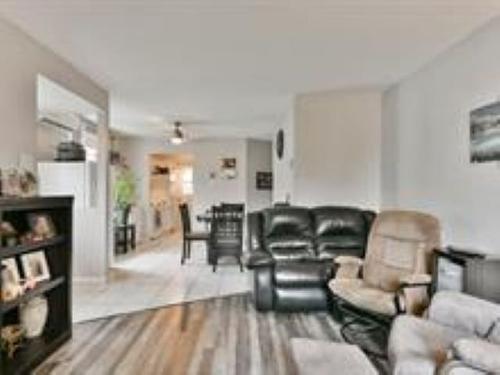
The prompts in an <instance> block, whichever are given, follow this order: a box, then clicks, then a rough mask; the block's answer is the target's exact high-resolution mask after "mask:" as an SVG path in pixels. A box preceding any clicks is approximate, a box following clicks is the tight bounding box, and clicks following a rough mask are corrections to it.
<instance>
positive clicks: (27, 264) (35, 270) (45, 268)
mask: <svg viewBox="0 0 500 375" xmlns="http://www.w3.org/2000/svg"><path fill="white" fill-rule="evenodd" d="M21 263H22V265H23V272H24V276H25V277H26V278H27V279H33V280H34V281H36V282H40V281H44V280H49V279H50V271H49V265H48V264H47V258H46V257H45V252H44V251H43V250H42V251H36V252H34V253H29V254H25V255H22V256H21Z"/></svg>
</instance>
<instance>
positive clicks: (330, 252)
mask: <svg viewBox="0 0 500 375" xmlns="http://www.w3.org/2000/svg"><path fill="white" fill-rule="evenodd" d="M364 252H365V250H364V249H363V248H361V247H357V248H349V249H346V248H336V247H324V248H323V249H322V250H320V251H319V252H318V258H319V259H321V260H325V261H326V260H328V261H333V260H334V259H335V258H337V257H339V256H342V255H349V256H354V257H358V258H362V257H363V253H364Z"/></svg>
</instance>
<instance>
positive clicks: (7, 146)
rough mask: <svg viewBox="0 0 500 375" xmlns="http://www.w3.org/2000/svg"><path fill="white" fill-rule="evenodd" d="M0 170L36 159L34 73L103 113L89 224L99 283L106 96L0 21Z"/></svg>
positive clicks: (103, 246) (103, 258)
mask: <svg viewBox="0 0 500 375" xmlns="http://www.w3.org/2000/svg"><path fill="white" fill-rule="evenodd" d="M0 56H1V58H0V80H1V84H0V113H1V121H0V130H1V131H2V137H0V168H1V167H4V168H6V167H7V168H8V167H17V166H18V164H19V159H20V157H21V156H22V155H33V156H34V155H35V154H36V148H37V131H36V129H37V126H39V125H38V124H37V123H36V115H37V105H36V92H37V90H36V88H37V87H36V83H37V74H39V73H40V74H43V75H44V76H46V77H48V78H50V79H51V80H53V81H55V82H58V83H59V84H61V85H62V86H64V87H66V88H67V89H69V90H71V91H73V92H75V93H77V94H78V95H80V96H81V97H82V98H84V99H86V100H88V101H89V102H91V103H93V104H95V105H96V106H97V107H99V108H101V109H102V110H103V111H105V114H106V115H105V117H106V119H105V121H104V125H105V127H102V129H100V145H99V148H100V151H101V152H102V155H104V156H103V158H102V159H101V160H100V162H99V172H98V174H99V181H100V182H99V198H98V199H99V203H98V205H99V207H98V209H97V210H96V213H95V217H93V218H92V222H93V223H95V224H96V226H97V227H98V228H100V229H99V231H98V232H97V233H96V236H95V240H96V241H95V244H96V245H95V247H93V248H91V249H89V252H90V251H91V252H92V253H93V255H92V258H93V259H94V261H95V263H94V266H95V267H94V268H93V275H92V276H94V277H95V278H99V279H103V278H104V276H105V272H106V268H107V238H108V236H107V233H106V232H107V208H106V203H107V201H106V195H107V123H108V122H107V112H108V93H107V91H106V90H104V89H102V88H101V87H99V86H98V85H97V84H95V83H94V82H93V81H92V80H90V79H89V78H88V77H86V76H85V75H83V74H82V73H80V72H79V71H77V70H76V69H75V68H74V67H73V66H72V65H70V64H69V63H67V62H66V61H64V60H63V59H62V58H60V57H58V56H57V55H56V54H54V53H53V52H51V51H50V50H49V49H47V48H45V47H44V46H42V45H40V44H39V43H37V42H36V41H35V40H34V39H32V38H31V37H29V36H27V35H26V34H24V33H23V32H22V31H20V30H19V29H17V28H16V27H14V26H12V25H10V24H9V23H7V22H5V21H4V20H3V19H1V18H0Z"/></svg>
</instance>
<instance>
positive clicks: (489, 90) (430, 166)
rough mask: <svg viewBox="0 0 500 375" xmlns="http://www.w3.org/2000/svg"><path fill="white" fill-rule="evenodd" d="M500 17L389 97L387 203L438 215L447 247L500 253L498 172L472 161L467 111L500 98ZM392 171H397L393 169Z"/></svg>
mask: <svg viewBox="0 0 500 375" xmlns="http://www.w3.org/2000/svg"><path fill="white" fill-rule="evenodd" d="M499 37H500V19H499V18H497V19H496V20H494V22H492V23H490V24H489V25H487V26H486V27H485V28H483V29H482V30H480V31H478V32H476V33H475V34H474V35H472V36H471V37H469V38H468V39H467V40H465V41H463V42H462V43H460V44H459V45H457V46H455V47H454V48H453V49H451V50H449V51H448V52H446V53H444V54H443V55H441V56H440V57H438V58H437V59H436V60H435V61H433V62H432V63H431V64H429V65H428V66H426V67H425V68H424V69H422V70H421V71H419V72H417V73H415V74H413V75H412V76H410V77H408V78H407V79H405V80H404V81H403V82H401V83H400V84H399V85H397V86H396V87H394V88H392V89H391V90H389V91H388V92H387V93H386V94H385V96H384V108H385V109H386V110H387V113H386V114H385V115H384V120H385V121H384V133H383V134H384V144H385V145H388V144H389V145H390V144H392V146H391V147H389V148H387V150H386V151H387V152H386V154H385V156H384V159H383V171H384V172H383V176H384V178H383V186H384V190H385V192H386V194H384V202H383V203H384V205H385V206H394V205H398V206H400V207H405V208H415V209H421V210H425V211H428V212H431V213H434V214H435V215H437V216H438V217H439V218H440V219H441V221H442V224H443V227H444V230H445V242H446V243H451V244H455V245H458V246H466V247H469V246H470V247H474V248H482V249H484V250H486V251H496V252H497V253H500V247H499V244H500V231H499V230H498V225H499V223H500V194H499V191H500V190H499V189H500V168H499V166H498V164H495V163H486V164H471V163H469V112H470V111H471V110H472V109H474V108H477V107H480V106H483V105H485V104H488V103H491V102H493V101H496V100H498V99H499V98H500V65H499V64H498V61H500V43H499V42H498V40H499ZM391 169H394V171H391Z"/></svg>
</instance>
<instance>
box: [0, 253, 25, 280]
mask: <svg viewBox="0 0 500 375" xmlns="http://www.w3.org/2000/svg"><path fill="white" fill-rule="evenodd" d="M7 284H16V285H21V276H20V275H19V269H18V268H17V263H16V260H15V259H14V258H7V259H3V260H2V285H7Z"/></svg>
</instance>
